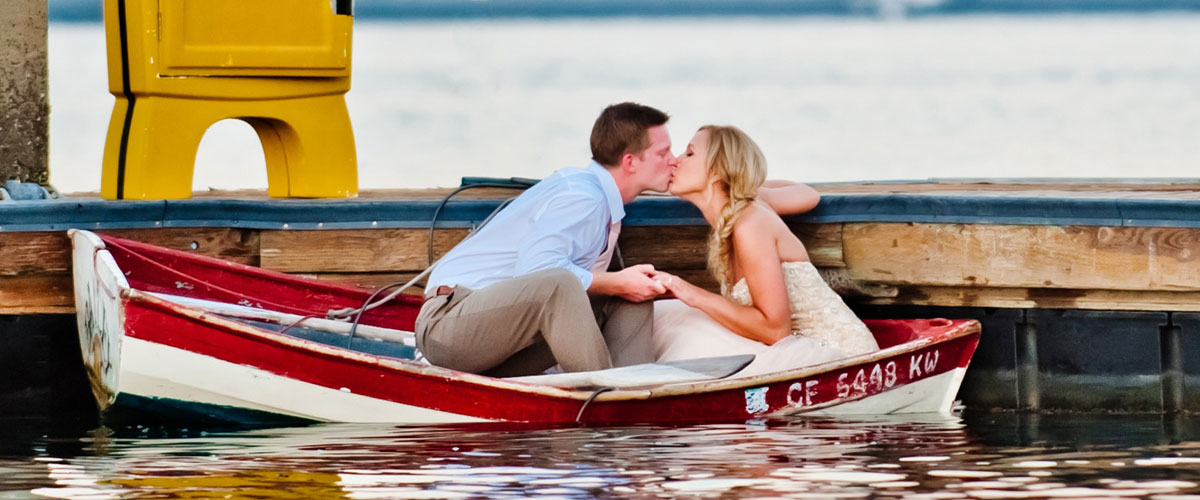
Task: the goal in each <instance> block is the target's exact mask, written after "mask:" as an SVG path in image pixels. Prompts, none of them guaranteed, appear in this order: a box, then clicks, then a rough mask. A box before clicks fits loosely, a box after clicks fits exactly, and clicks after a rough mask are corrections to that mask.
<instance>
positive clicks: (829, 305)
mask: <svg viewBox="0 0 1200 500" xmlns="http://www.w3.org/2000/svg"><path fill="white" fill-rule="evenodd" d="M783 276H784V279H785V280H786V282H787V289H788V300H789V302H790V303H791V305H792V334H793V335H802V336H805V337H809V338H812V339H815V340H818V341H820V342H821V343H823V344H825V345H829V346H833V347H837V348H839V349H841V350H843V351H844V352H845V353H846V355H848V356H854V355H858V354H863V353H866V352H871V351H875V350H878V349H879V345H878V344H876V342H875V337H874V336H873V335H871V331H870V330H868V329H867V326H866V325H864V324H863V322H862V321H859V319H858V317H857V316H855V315H854V312H853V311H851V310H850V308H849V307H847V306H846V303H845V302H843V301H842V298H841V297H840V296H838V294H837V293H836V292H834V291H833V290H832V289H831V288H829V285H827V284H825V280H823V279H821V274H820V273H818V272H817V268H816V267H815V266H813V265H812V263H811V262H784V263H783ZM726 296H727V297H728V298H729V299H730V300H733V301H734V302H737V303H740V304H744V305H750V304H751V303H752V301H751V299H750V289H749V287H747V286H746V279H745V278H742V279H741V280H739V281H738V282H737V283H735V284H734V285H733V288H731V289H729V290H727V293H726Z"/></svg>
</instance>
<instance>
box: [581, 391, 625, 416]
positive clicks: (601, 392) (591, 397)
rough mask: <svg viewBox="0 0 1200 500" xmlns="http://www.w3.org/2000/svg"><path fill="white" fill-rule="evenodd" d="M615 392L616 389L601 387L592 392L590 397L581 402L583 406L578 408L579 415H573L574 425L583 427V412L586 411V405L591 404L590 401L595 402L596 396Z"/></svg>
mask: <svg viewBox="0 0 1200 500" xmlns="http://www.w3.org/2000/svg"><path fill="white" fill-rule="evenodd" d="M615 390H617V388H616V387H601V388H599V389H596V392H593V393H592V395H591V396H588V398H587V399H586V400H584V401H583V406H580V407H579V414H577V415H575V423H577V424H579V425H583V411H584V410H586V409H587V407H588V405H589V404H591V403H592V401H595V400H596V396H599V395H601V394H604V393H606V392H609V391H615Z"/></svg>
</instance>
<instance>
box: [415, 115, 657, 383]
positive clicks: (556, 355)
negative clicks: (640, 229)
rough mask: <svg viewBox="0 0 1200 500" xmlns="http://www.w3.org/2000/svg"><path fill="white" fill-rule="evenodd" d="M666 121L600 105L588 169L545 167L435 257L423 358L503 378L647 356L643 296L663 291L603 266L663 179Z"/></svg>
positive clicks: (420, 321) (643, 270) (422, 321)
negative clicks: (628, 209) (630, 208)
mask: <svg viewBox="0 0 1200 500" xmlns="http://www.w3.org/2000/svg"><path fill="white" fill-rule="evenodd" d="M668 118H669V117H668V116H667V115H666V114H665V113H663V112H662V111H659V110H657V109H654V108H651V107H648V106H642V105H640V104H634V103H621V104H615V105H612V106H609V107H608V108H605V109H604V111H603V112H602V113H601V114H600V116H599V118H597V119H596V123H595V124H594V125H593V127H592V137H591V147H592V162H591V164H590V165H588V166H587V167H586V168H582V169H574V168H568V169H562V170H559V171H557V172H554V173H553V174H551V175H550V176H549V177H547V178H546V179H545V180H543V181H542V182H539V183H538V184H537V185H535V186H533V187H532V188H530V189H529V190H527V191H526V192H525V193H523V194H521V196H518V197H517V198H516V199H515V200H513V202H512V203H511V204H509V206H507V207H505V208H504V210H502V211H501V212H500V213H499V214H497V215H496V217H495V218H493V219H492V221H491V222H490V223H489V224H488V225H487V226H484V227H483V228H482V229H480V230H479V231H478V232H477V233H475V234H474V235H473V236H471V237H470V238H468V239H467V240H466V241H464V242H462V243H461V244H459V245H458V246H457V247H455V248H454V249H453V250H451V251H450V252H449V253H447V254H446V256H445V257H443V259H442V261H441V263H440V264H438V266H437V268H436V269H434V271H433V274H432V275H430V277H429V284H428V286H427V287H426V301H425V304H424V305H423V306H422V307H421V312H420V313H419V314H418V316H417V323H416V334H417V348H418V349H420V350H421V352H422V353H423V354H424V355H425V358H426V359H427V360H429V362H431V363H433V364H435V365H438V366H444V367H447V368H452V369H455V370H461V371H467V372H471V373H483V374H487V375H491V376H496V377H509V376H520V375H531V374H536V373H541V372H542V371H545V370H546V369H547V368H550V367H551V366H554V365H555V364H558V365H559V366H560V367H561V368H562V369H563V370H564V371H588V370H600V369H604V368H610V367H612V366H627V365H632V364H638V363H648V362H652V361H654V350H653V347H652V346H651V343H650V328H651V322H652V318H653V305H652V303H651V302H648V300H649V299H652V298H654V297H656V296H658V295H660V294H662V293H663V292H665V289H664V288H663V286H662V285H661V284H659V283H658V282H657V281H655V280H654V279H652V276H653V273H654V268H653V267H652V266H650V265H638V266H633V267H629V268H626V269H623V270H621V271H618V272H612V273H610V272H607V269H608V264H609V261H610V259H611V256H612V249H613V247H614V246H615V245H616V238H617V234H618V231H619V228H620V223H621V219H622V218H623V217H624V216H625V208H624V205H625V204H627V203H629V202H631V201H633V200H634V199H635V198H636V197H637V196H638V194H640V193H641V192H643V191H646V190H654V191H666V190H667V185H668V184H669V183H670V180H671V173H672V171H673V170H674V165H675V156H674V155H673V154H672V153H671V139H670V136H669V135H668V134H667V129H666V122H667V120H668ZM610 353H611V354H610ZM614 356H615V357H616V358H617V359H614Z"/></svg>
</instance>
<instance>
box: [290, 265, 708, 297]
mask: <svg viewBox="0 0 1200 500" xmlns="http://www.w3.org/2000/svg"><path fill="white" fill-rule="evenodd" d="M663 270H664V271H667V272H669V273H671V274H674V275H676V276H679V277H680V278H683V279H685V280H688V281H689V282H691V283H693V284H695V285H696V286H699V287H701V288H704V289H706V290H709V291H711V292H716V293H719V292H720V289H721V287H720V286H719V285H717V282H716V280H714V279H713V278H712V276H710V275H709V274H708V271H707V270H704V269H663ZM418 272H419V271H412V272H394V273H298V274H297V276H303V277H306V278H313V279H319V280H323V281H333V282H337V283H341V284H344V285H351V286H357V287H361V288H367V289H372V290H374V289H377V288H379V287H382V286H387V285H390V284H393V283H407V282H408V280H411V279H412V278H413V276H416V275H417V273H418ZM424 285H425V280H421V281H420V282H419V283H417V285H415V286H414V287H413V288H411V289H409V290H407V291H406V293H411V294H414V295H420V294H421V293H423V289H424Z"/></svg>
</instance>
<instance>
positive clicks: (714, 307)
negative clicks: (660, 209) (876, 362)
mask: <svg viewBox="0 0 1200 500" xmlns="http://www.w3.org/2000/svg"><path fill="white" fill-rule="evenodd" d="M765 178H766V160H765V159H764V157H763V154H762V151H760V150H759V149H758V145H757V144H755V143H754V141H753V140H751V139H750V137H749V136H747V135H746V134H745V133H744V132H742V131H741V130H739V129H737V128H735V127H722V126H712V125H708V126H704V127H701V128H700V130H699V131H697V132H696V135H695V136H694V137H693V138H692V141H691V142H690V143H689V144H688V146H687V150H686V151H685V152H684V153H683V155H681V156H680V157H679V158H678V167H677V168H676V170H675V176H674V178H673V180H672V181H671V186H670V191H671V194H674V195H676V196H679V197H680V198H683V199H685V200H687V201H689V202H691V203H692V204H693V205H696V207H697V208H699V209H700V211H701V212H702V213H703V214H704V218H705V220H707V221H708V223H709V225H711V226H712V233H711V235H710V237H709V245H708V267H709V270H710V271H711V272H712V274H713V276H714V277H715V278H716V279H717V281H718V282H719V283H720V284H721V290H722V293H723V294H724V296H722V295H717V294H714V293H711V292H708V291H706V290H704V289H702V288H699V287H697V286H695V285H692V284H691V283H688V282H686V281H684V280H682V279H680V278H679V277H677V276H672V275H670V274H668V273H658V275H657V276H656V279H658V280H660V281H661V282H662V283H663V285H664V286H666V287H667V289H669V290H670V292H672V293H673V294H674V295H675V297H676V299H678V300H663V301H658V302H657V303H655V317H654V343H655V354H656V355H657V356H658V360H659V361H675V360H680V359H691V358H700V357H708V356H723V355H730V354H755V355H756V359H755V361H754V363H752V364H751V365H750V366H748V367H747V368H746V369H745V370H743V371H741V372H739V374H738V375H739V376H746V375H754V374H761V373H769V372H773V371H779V370H785V369H789V368H795V367H798V366H807V365H813V364H818V363H823V362H826V361H832V360H834V359H839V358H843V357H846V356H853V355H858V354H863V353H866V352H870V351H874V350H877V349H878V348H879V347H878V345H877V344H876V342H875V338H874V337H873V336H872V335H871V332H870V331H869V330H867V327H866V326H865V325H863V323H862V321H859V320H858V318H856V317H855V316H854V313H853V312H851V311H850V309H849V308H848V307H846V304H845V303H844V302H842V299H841V297H839V296H838V295H837V294H836V293H834V292H833V290H831V289H830V288H829V286H828V285H826V284H825V282H824V281H823V280H822V279H821V276H820V275H819V274H818V273H817V269H816V268H815V267H813V265H812V263H811V262H809V259H808V252H807V251H806V250H805V248H804V244H803V243H801V242H800V240H799V239H798V238H796V236H795V235H794V234H792V232H791V230H789V229H788V227H787V225H786V224H784V222H783V220H782V219H780V218H779V215H778V214H777V213H776V210H779V211H781V212H785V213H787V212H790V211H800V210H794V209H796V208H798V207H794V206H793V207H786V205H787V201H786V200H778V199H777V200H762V199H759V198H765V197H768V196H771V195H772V191H773V190H776V189H778V190H784V189H785V188H783V187H781V186H780V185H779V184H772V185H768V186H764V185H763V184H764V180H765ZM804 188H805V189H806V190H808V191H811V189H810V188H807V187H804ZM791 191H792V192H793V193H794V192H795V191H796V190H795V189H792V190H791ZM811 192H812V196H811V197H810V199H811V202H809V201H808V200H798V201H793V202H791V203H792V204H793V205H795V204H799V205H807V207H801V208H804V210H807V209H809V208H812V206H815V205H816V200H817V196H816V192H815V191H811ZM766 201H770V205H768V204H767V203H766ZM772 207H774V209H772Z"/></svg>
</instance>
